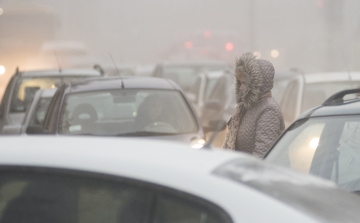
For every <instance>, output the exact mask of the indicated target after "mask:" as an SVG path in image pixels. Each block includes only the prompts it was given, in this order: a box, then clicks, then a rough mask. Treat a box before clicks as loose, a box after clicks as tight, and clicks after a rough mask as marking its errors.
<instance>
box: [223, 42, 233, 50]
mask: <svg viewBox="0 0 360 223" xmlns="http://www.w3.org/2000/svg"><path fill="white" fill-rule="evenodd" d="M225 49H226V50H227V51H233V49H234V44H233V43H232V42H228V43H226V45H225Z"/></svg>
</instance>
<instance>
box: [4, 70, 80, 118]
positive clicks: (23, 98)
mask: <svg viewBox="0 0 360 223" xmlns="http://www.w3.org/2000/svg"><path fill="white" fill-rule="evenodd" d="M79 78H84V77H24V78H20V79H19V80H18V82H17V83H16V87H15V91H14V95H13V97H12V99H11V106H10V112H25V111H26V109H27V108H28V106H29V105H30V103H31V101H32V99H33V98H34V95H35V93H36V91H37V90H39V89H46V88H55V87H56V86H57V85H59V84H61V83H64V82H69V81H73V80H77V79H79Z"/></svg>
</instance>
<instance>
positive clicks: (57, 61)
mask: <svg viewBox="0 0 360 223" xmlns="http://www.w3.org/2000/svg"><path fill="white" fill-rule="evenodd" d="M54 55H55V59H56V63H57V65H58V67H59V72H60V73H61V66H60V63H59V60H58V57H57V54H56V51H55V50H54Z"/></svg>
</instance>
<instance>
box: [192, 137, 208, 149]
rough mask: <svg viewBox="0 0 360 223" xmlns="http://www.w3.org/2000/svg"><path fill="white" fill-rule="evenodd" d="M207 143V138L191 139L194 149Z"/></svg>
mask: <svg viewBox="0 0 360 223" xmlns="http://www.w3.org/2000/svg"><path fill="white" fill-rule="evenodd" d="M205 143H206V141H205V139H194V140H192V141H191V143H190V146H191V148H193V149H201V148H203V147H204V145H205Z"/></svg>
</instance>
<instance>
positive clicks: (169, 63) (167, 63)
mask: <svg viewBox="0 0 360 223" xmlns="http://www.w3.org/2000/svg"><path fill="white" fill-rule="evenodd" d="M161 65H163V66H209V65H217V66H218V65H224V67H228V66H229V65H228V64H227V63H226V62H224V61H218V60H199V61H186V60H185V61H164V62H162V63H161Z"/></svg>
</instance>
